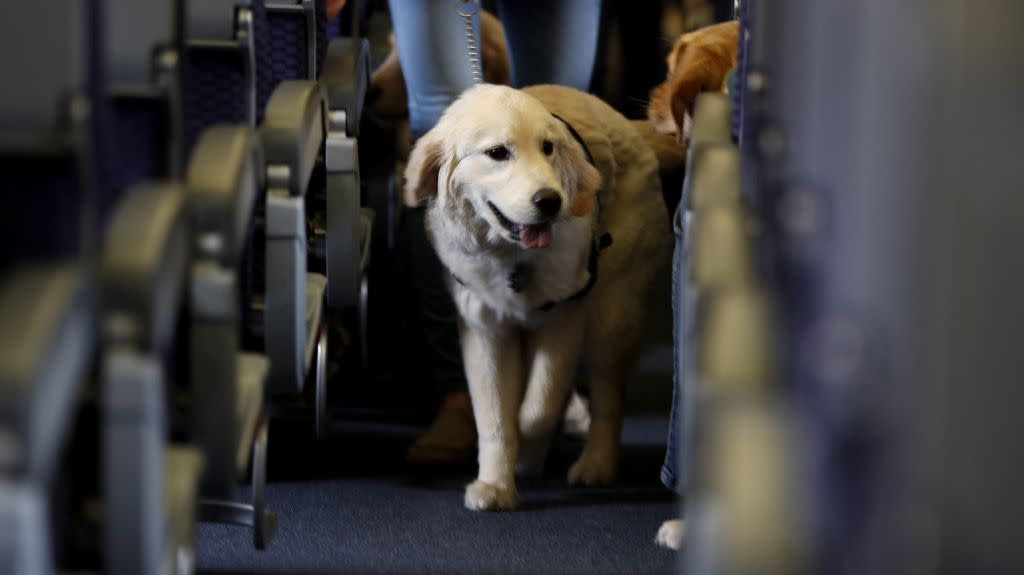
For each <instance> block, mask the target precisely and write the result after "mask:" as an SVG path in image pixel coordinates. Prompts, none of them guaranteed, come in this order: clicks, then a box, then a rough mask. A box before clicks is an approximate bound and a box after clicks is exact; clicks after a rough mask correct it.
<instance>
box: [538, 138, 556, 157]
mask: <svg viewBox="0 0 1024 575" xmlns="http://www.w3.org/2000/svg"><path fill="white" fill-rule="evenodd" d="M541 149H542V150H544V155H545V156H550V155H551V154H553V153H554V152H555V145H554V144H552V143H551V140H544V145H543V147H542V148H541Z"/></svg>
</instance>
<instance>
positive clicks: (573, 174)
mask: <svg viewBox="0 0 1024 575" xmlns="http://www.w3.org/2000/svg"><path fill="white" fill-rule="evenodd" d="M565 148H566V151H565V152H564V157H565V162H566V164H567V165H566V168H567V169H566V170H564V171H563V173H562V178H563V181H562V185H563V186H564V187H565V190H566V191H567V192H569V194H570V195H569V213H571V214H572V215H573V216H575V217H582V216H585V215H587V214H589V213H590V212H591V210H593V209H594V202H595V201H596V199H597V191H598V190H599V189H600V188H601V172H599V171H597V168H595V167H594V166H593V165H592V164H591V163H590V162H589V161H588V160H587V156H586V154H584V153H583V150H582V149H581V148H580V146H579V145H578V144H577V143H576V142H575V141H574V140H573V139H572V138H571V137H570V138H569V140H568V145H567V146H566V147H565Z"/></svg>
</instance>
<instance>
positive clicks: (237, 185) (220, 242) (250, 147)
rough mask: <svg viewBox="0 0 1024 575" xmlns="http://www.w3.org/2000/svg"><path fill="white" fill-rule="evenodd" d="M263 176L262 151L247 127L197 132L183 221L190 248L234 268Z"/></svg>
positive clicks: (190, 164) (230, 126)
mask: <svg viewBox="0 0 1024 575" xmlns="http://www.w3.org/2000/svg"><path fill="white" fill-rule="evenodd" d="M263 176H264V171H263V148H262V146H261V144H260V141H259V138H257V137H256V133H255V132H254V131H253V130H252V129H251V128H249V127H248V126H245V125H220V126H214V127H212V128H210V129H208V130H206V131H205V132H203V135H202V136H201V137H200V139H199V142H198V143H197V144H196V148H195V151H194V152H193V154H192V159H191V161H190V162H189V165H188V173H187V188H188V200H187V203H188V212H189V219H190V223H191V226H192V233H193V237H194V238H196V242H197V243H198V244H199V245H194V246H193V249H196V248H199V249H201V250H202V251H203V252H204V253H206V254H207V255H209V254H210V253H213V254H216V258H217V260H218V261H219V262H220V263H221V264H222V265H224V266H226V267H234V266H235V264H236V263H237V262H238V261H239V260H240V259H241V254H242V251H243V249H244V247H245V238H246V233H247V232H248V229H249V221H250V220H251V219H252V212H253V207H254V205H255V202H256V197H257V194H258V193H260V190H262V189H263Z"/></svg>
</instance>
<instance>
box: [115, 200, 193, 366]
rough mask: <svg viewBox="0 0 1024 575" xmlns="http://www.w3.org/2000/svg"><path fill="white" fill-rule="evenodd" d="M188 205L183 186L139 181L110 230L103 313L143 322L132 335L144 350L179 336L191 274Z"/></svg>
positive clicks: (139, 323) (163, 346)
mask: <svg viewBox="0 0 1024 575" xmlns="http://www.w3.org/2000/svg"><path fill="white" fill-rule="evenodd" d="M184 204H185V191H184V187H183V186H182V185H180V184H177V183H148V184H140V185H138V186H135V187H134V188H132V189H131V190H129V192H128V194H127V195H126V197H125V198H124V199H123V200H122V201H121V202H120V204H119V205H118V207H117V211H116V212H115V213H114V217H113V218H112V219H111V221H110V224H109V227H108V228H107V236H106V240H105V242H104V245H103V252H102V254H101V257H100V266H99V280H100V289H101V293H102V299H103V311H104V316H105V318H106V319H112V318H114V317H122V318H124V317H127V318H131V320H132V321H134V322H138V325H134V326H132V327H133V328H135V329H134V333H133V334H132V335H133V336H134V337H133V339H134V340H135V343H136V345H138V346H140V347H141V348H142V349H152V350H161V349H164V348H166V347H167V346H168V345H169V344H170V342H171V340H172V339H173V337H174V329H175V323H176V320H177V316H178V310H179V307H180V305H179V304H180V302H181V298H182V293H183V288H184V285H185V280H186V277H187V274H188V253H189V249H188V248H189V246H188V228H187V225H186V219H185V211H184Z"/></svg>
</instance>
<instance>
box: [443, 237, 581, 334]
mask: <svg viewBox="0 0 1024 575" xmlns="http://www.w3.org/2000/svg"><path fill="white" fill-rule="evenodd" d="M438 240H440V241H439V242H438ZM435 241H436V242H438V243H437V244H436V245H437V248H438V255H439V256H440V257H441V260H442V261H443V262H444V264H445V266H446V267H447V268H448V270H449V272H451V275H452V293H453V295H454V298H455V302H456V305H457V306H458V308H459V311H460V313H461V314H462V316H463V318H465V319H466V320H467V321H477V322H479V323H481V324H484V325H498V324H506V323H513V324H518V325H531V324H534V323H536V322H538V321H543V319H544V317H545V316H546V315H548V314H547V312H544V311H541V309H540V308H541V307H542V306H543V305H544V304H546V303H548V302H560V301H562V300H565V299H567V298H569V297H571V296H572V295H573V294H575V293H577V292H578V291H579V290H580V289H581V288H582V287H583V286H585V285H586V283H587V281H588V280H589V271H588V269H587V261H588V258H589V255H590V249H591V243H592V241H591V227H590V222H589V221H588V220H587V219H586V218H574V219H572V220H569V221H565V222H560V223H559V224H558V225H556V226H555V228H554V238H553V241H552V244H551V246H550V247H548V248H544V249H539V250H526V249H523V248H520V247H518V246H507V247H506V246H503V247H502V248H499V249H482V250H479V251H476V252H466V251H464V250H462V249H459V248H456V247H454V246H446V245H445V243H444V240H443V239H442V238H435Z"/></svg>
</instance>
